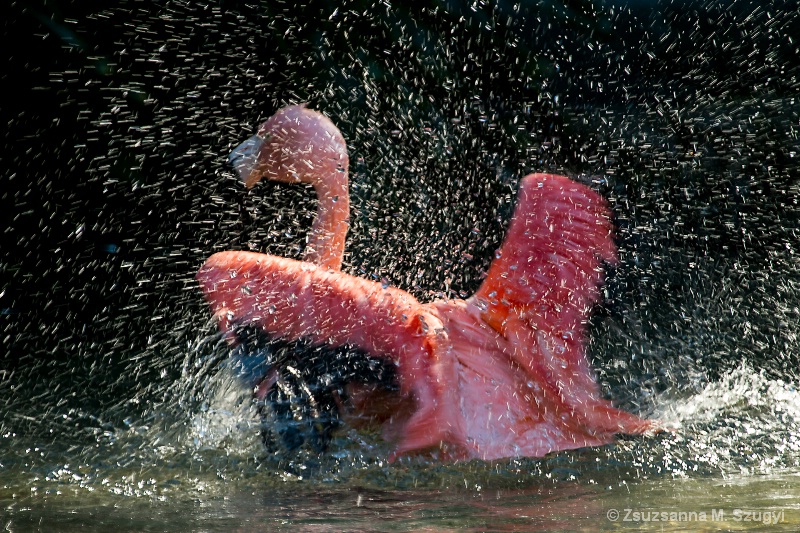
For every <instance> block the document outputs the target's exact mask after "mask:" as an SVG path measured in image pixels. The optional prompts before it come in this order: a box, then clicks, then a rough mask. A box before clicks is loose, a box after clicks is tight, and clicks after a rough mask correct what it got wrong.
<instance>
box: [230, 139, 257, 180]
mask: <svg viewBox="0 0 800 533" xmlns="http://www.w3.org/2000/svg"><path fill="white" fill-rule="evenodd" d="M263 146H264V138H263V137H261V136H259V135H253V136H252V137H250V138H249V139H247V140H246V141H244V142H243V143H242V144H240V145H239V146H237V147H236V148H234V150H233V152H231V154H230V155H229V156H228V162H229V163H230V164H231V166H233V168H234V169H235V170H236V173H237V174H238V175H239V179H241V180H242V182H244V185H245V187H247V188H248V189H249V188H251V187H252V186H253V185H255V184H256V183H258V181H259V180H260V179H261V174H262V172H261V170H260V165H259V164H258V154H259V153H260V152H261V148H262V147H263Z"/></svg>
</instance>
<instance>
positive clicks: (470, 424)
mask: <svg viewBox="0 0 800 533" xmlns="http://www.w3.org/2000/svg"><path fill="white" fill-rule="evenodd" d="M315 249H316V252H317V253H318V252H319V251H320V250H321V249H322V247H321V246H320V245H317V246H316V248H315ZM615 260H616V249H615V247H614V244H613V240H612V238H611V224H610V221H609V219H608V212H607V208H606V205H605V202H604V201H603V199H602V198H601V197H600V196H599V195H597V194H596V193H595V192H593V191H592V190H590V189H588V188H587V187H585V186H583V185H580V184H578V183H575V182H573V181H571V180H569V179H568V178H565V177H563V176H557V175H551V174H532V175H529V176H527V177H525V178H523V179H522V180H521V185H520V193H519V197H518V202H517V206H516V209H515V213H514V217H513V218H512V221H511V224H510V227H509V230H508V233H507V235H506V239H505V242H504V243H503V246H502V247H501V249H500V250H499V252H498V255H497V259H496V260H495V261H494V262H493V264H492V265H491V267H490V269H489V272H488V275H487V278H486V279H485V280H484V282H483V284H482V285H481V287H480V288H479V289H478V291H477V292H476V294H475V295H474V296H473V297H471V298H469V299H467V300H440V301H435V302H431V303H427V304H423V303H420V302H419V301H417V300H416V299H415V298H414V297H413V296H411V295H410V294H408V293H407V292H405V291H402V290H400V289H397V288H393V287H385V286H383V285H382V284H379V283H375V282H373V281H370V280H366V279H362V278H358V277H355V276H352V275H349V274H346V273H343V272H341V271H339V270H338V268H333V267H331V266H330V264H325V262H324V261H315V263H316V264H315V263H312V262H309V261H296V260H293V259H287V258H282V257H276V256H271V255H266V254H258V253H252V252H234V251H231V252H221V253H217V254H214V255H213V256H211V257H210V258H209V259H208V260H207V261H206V263H205V264H204V265H203V267H202V268H201V269H200V271H199V272H198V274H197V279H198V281H199V282H200V285H201V287H202V289H203V291H204V293H205V295H206V298H207V300H208V301H209V303H210V304H211V307H212V310H213V312H214V314H215V316H217V317H218V318H219V323H220V327H221V329H222V330H223V331H224V332H226V333H227V334H229V335H230V338H231V341H232V342H235V335H234V334H233V333H232V332H233V331H234V330H235V326H236V325H241V324H247V325H255V326H257V327H258V328H260V329H261V330H262V331H263V332H265V333H266V334H267V335H269V336H270V337H272V338H276V339H283V340H288V341H296V340H304V341H307V342H310V343H311V344H313V345H320V346H329V347H341V346H354V347H356V348H358V349H359V350H363V351H364V352H366V353H368V354H370V355H372V356H375V357H380V358H384V359H386V360H388V361H391V362H393V363H394V364H395V365H396V366H397V376H398V380H399V391H398V392H397V394H399V396H400V400H401V402H400V403H397V402H395V403H393V404H390V405H393V406H399V405H402V406H404V407H403V408H397V412H396V413H395V415H394V416H390V417H389V418H388V420H387V418H386V417H384V418H383V419H382V421H383V422H384V423H385V432H384V433H385V435H386V436H387V437H388V438H392V439H393V440H395V441H396V442H397V447H396V449H395V452H394V454H393V456H392V458H394V457H396V456H398V455H402V454H408V453H413V452H418V451H423V450H426V449H431V448H436V447H441V448H443V449H444V450H445V451H446V452H447V454H448V455H450V456H452V457H454V458H478V459H484V460H490V459H497V458H502V457H519V456H529V457H541V456H543V455H546V454H547V453H550V452H554V451H558V450H565V449H574V448H581V447H586V446H597V445H603V444H607V443H610V442H612V441H613V439H614V435H615V434H616V433H627V434H640V433H645V432H648V431H653V430H656V429H657V426H656V424H655V423H653V422H651V421H647V420H643V419H640V418H638V417H636V416H634V415H632V414H629V413H626V412H624V411H621V410H618V409H616V408H614V407H613V406H612V405H611V404H610V402H608V401H607V400H604V399H603V398H602V397H601V396H600V393H599V388H598V386H597V382H596V380H595V378H594V375H593V373H592V369H591V368H590V366H589V364H588V361H587V359H586V356H585V354H584V348H583V346H584V343H585V323H586V320H587V319H588V316H589V313H590V310H591V307H592V305H594V303H595V302H596V300H597V298H598V284H599V283H600V282H601V281H602V277H603V274H602V268H601V266H602V261H608V262H613V261H615ZM361 392H362V393H363V395H362V398H361V401H360V403H361V405H362V406H364V405H367V404H370V403H371V402H373V401H376V400H377V399H379V398H381V396H380V395H379V394H377V393H374V394H373V393H371V392H370V391H369V390H366V391H364V390H362V391H361ZM387 405H388V404H387ZM357 410H358V407H357V408H356V411H357Z"/></svg>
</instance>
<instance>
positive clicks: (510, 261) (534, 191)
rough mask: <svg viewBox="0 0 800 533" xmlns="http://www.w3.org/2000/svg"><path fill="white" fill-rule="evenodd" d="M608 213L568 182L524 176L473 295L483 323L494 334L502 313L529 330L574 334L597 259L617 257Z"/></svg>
mask: <svg viewBox="0 0 800 533" xmlns="http://www.w3.org/2000/svg"><path fill="white" fill-rule="evenodd" d="M608 215H609V213H608V208H607V207H606V202H605V200H603V198H602V197H601V196H600V195H598V194H597V193H595V192H594V191H592V190H591V189H589V188H588V187H586V186H584V185H581V184H580V183H576V182H574V181H572V180H570V179H569V178H566V177H564V176H558V175H554V174H531V175H529V176H526V177H525V178H523V179H522V181H521V182H520V191H519V197H518V199H517V206H516V209H515V211H514V216H513V218H512V219H511V224H510V225H509V228H508V232H507V234H506V238H505V241H504V242H503V245H502V247H501V248H500V250H499V252H498V254H497V255H498V257H497V259H496V260H495V261H494V262H493V263H492V265H491V267H490V268H489V272H488V275H487V277H486V279H485V280H484V282H483V284H482V285H481V287H480V289H478V291H477V292H476V293H475V299H476V301H477V303H478V305H480V306H481V307H485V310H484V311H483V313H482V315H483V318H484V320H486V321H487V322H488V323H489V324H491V325H492V327H494V328H495V329H497V330H498V331H502V330H503V327H504V326H503V324H504V322H505V321H506V319H507V317H508V316H509V314H512V315H514V316H518V317H522V318H523V319H524V320H525V321H526V322H527V323H528V324H529V325H530V326H531V327H532V328H534V329H546V330H550V331H554V330H556V329H558V330H563V331H564V332H569V331H572V330H580V329H581V326H582V325H583V324H584V323H585V321H586V319H587V317H588V315H589V312H590V310H591V307H592V305H593V304H594V303H595V302H596V301H597V297H598V285H599V284H600V282H601V281H602V279H603V270H602V261H603V260H605V261H607V262H611V263H613V262H615V261H616V259H617V254H616V247H615V246H614V241H613V239H612V226H611V222H610V220H609V216H608ZM576 333H577V331H576Z"/></svg>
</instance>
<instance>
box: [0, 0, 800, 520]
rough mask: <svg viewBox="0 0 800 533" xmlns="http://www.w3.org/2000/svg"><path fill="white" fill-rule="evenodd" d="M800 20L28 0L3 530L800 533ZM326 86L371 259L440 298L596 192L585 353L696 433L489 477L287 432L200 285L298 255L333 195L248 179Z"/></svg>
mask: <svg viewBox="0 0 800 533" xmlns="http://www.w3.org/2000/svg"><path fill="white" fill-rule="evenodd" d="M798 12H800V10H799V9H798V4H797V2H791V1H787V2H778V3H774V4H772V5H770V6H765V5H762V4H761V3H759V2H748V1H734V2H721V1H720V2H713V1H712V2H693V1H686V2H629V3H625V2H618V1H614V2H593V1H589V0H568V1H547V2H528V1H525V0H523V1H520V2H516V3H515V2H498V3H491V4H490V3H481V2H475V3H470V2H457V1H449V2H429V3H418V2H392V3H389V2H384V3H373V2H362V1H360V0H351V1H348V2H344V3H342V5H341V6H338V7H336V6H332V5H330V4H329V3H328V2H311V3H310V5H308V6H306V7H305V8H304V9H299V10H298V9H294V8H293V7H292V6H291V5H289V4H285V3H281V2H263V3H261V4H259V5H253V4H248V3H240V2H217V3H204V4H195V3H191V2H164V3H161V4H159V5H158V6H157V7H153V6H149V5H148V6H143V5H139V3H137V2H133V1H125V2H119V3H117V5H115V6H112V7H108V6H95V5H92V4H91V3H89V2H68V1H47V2H14V3H13V6H12V8H10V10H9V15H8V17H6V18H5V19H4V20H3V21H0V27H2V28H3V33H2V37H3V44H4V47H3V48H4V50H8V52H7V54H6V56H7V57H4V58H3V61H5V63H3V65H4V68H3V69H0V70H2V72H3V74H0V84H2V89H3V91H2V93H0V94H5V95H6V96H5V97H4V101H5V102H6V104H5V105H2V106H0V119H1V120H0V123H3V124H5V125H7V127H6V129H5V131H4V133H3V134H2V138H1V142H2V152H0V158H1V159H0V160H2V161H3V165H2V174H0V185H1V186H2V187H0V203H2V207H3V209H2V210H0V211H2V212H0V350H2V354H0V355H1V356H2V359H0V364H1V365H2V366H0V406H2V408H0V506H1V507H2V513H1V515H2V522H0V524H1V525H2V526H3V527H4V528H5V529H6V530H10V531H26V530H40V531H50V530H59V531H73V530H103V531H105V530H108V529H111V528H113V529H115V530H121V531H172V530H177V531H185V530H196V531H251V530H252V531H255V530H270V531H272V530H286V531H290V530H291V531H295V530H307V531H341V530H352V531H412V530H414V531H416V530H430V531H448V530H456V529H459V530H474V531H487V530H489V531H554V530H555V531H597V530H625V529H631V530H637V529H652V530H657V531H662V530H663V531H683V530H686V529H691V530H701V531H702V530H707V531H717V530H750V529H754V528H762V529H763V530H770V531H774V530H786V531H795V530H797V529H800V505H798V503H797V502H798V501H800V488H798V487H800V483H797V479H798V475H799V474H800V393H798V390H797V386H798V375H797V370H796V369H797V367H798V363H800V350H799V349H798V342H797V340H798V338H800V337H799V336H798V335H800V331H798V326H799V325H800V294H799V293H798V291H800V277H798V273H800V269H798V256H797V252H798V246H797V242H798V232H800V210H798V207H797V201H798V200H797V199H798V197H800V195H799V194H798V193H800V184H799V183H798V177H800V164H799V162H800V140H799V139H798V136H799V135H800V111H798V110H799V109H800V107H798V101H797V95H798V94H800V92H798V91H800V59H798V58H800V51H798V44H797V37H796V36H797V35H800V16H798ZM30 95H33V96H34V97H35V98H34V101H35V103H34V104H29V103H26V102H29V101H30ZM301 101H309V102H311V103H312V105H313V106H315V107H317V108H319V109H320V110H322V111H323V112H325V113H326V114H328V115H329V116H330V117H331V118H332V119H333V120H334V122H335V123H336V124H337V125H338V126H339V127H340V128H341V129H342V131H343V133H344V135H345V137H346V139H347V141H348V145H349V147H350V156H351V161H352V169H351V170H352V171H353V175H352V178H351V187H352V194H353V210H354V212H353V217H352V231H351V234H350V237H349V240H348V243H347V256H346V258H345V270H346V271H348V272H350V273H352V274H355V275H359V276H362V277H367V278H370V279H375V280H382V279H385V280H388V282H390V283H391V284H393V285H396V286H398V287H400V288H403V289H405V290H408V291H409V292H411V293H412V294H414V295H415V296H416V297H418V298H420V299H421V300H424V301H427V300H430V299H432V298H434V297H440V296H452V297H463V296H466V295H468V294H471V293H472V292H473V291H474V290H475V288H476V287H477V285H478V283H479V282H480V279H481V277H482V275H483V274H484V273H485V271H486V268H487V266H488V264H489V262H490V261H491V258H492V257H493V254H494V251H495V249H496V248H497V246H498V245H499V243H500V241H501V239H502V236H503V233H504V230H505V226H506V224H507V221H508V218H509V216H510V214H511V210H512V208H513V201H514V192H515V188H516V181H517V179H518V178H519V176H521V175H524V174H525V173H528V172H532V171H555V172H563V173H567V174H570V175H573V176H576V178H577V179H579V180H582V181H584V182H586V183H589V184H591V185H592V186H593V187H595V188H597V189H599V190H600V191H601V192H602V193H603V194H604V196H606V197H607V198H608V199H609V203H610V206H611V208H612V211H613V212H614V216H615V223H616V226H617V228H618V234H617V240H618V244H619V248H620V259H621V261H620V264H619V265H618V266H616V267H615V268H613V269H610V270H609V275H608V280H607V283H606V287H605V296H606V301H605V302H604V303H603V305H602V306H600V308H598V309H597V310H596V313H595V315H594V316H593V318H592V321H591V324H590V326H591V341H590V345H589V352H590V355H591V356H592V358H593V361H594V364H595V367H596V368H597V370H598V376H599V378H600V381H601V385H602V387H603V390H604V392H605V393H607V395H608V396H609V397H611V398H613V399H614V400H615V401H616V402H617V403H618V404H619V405H620V406H622V407H623V408H625V409H628V410H630V411H633V412H637V413H641V414H643V415H646V416H651V417H653V418H658V419H661V420H663V421H664V422H665V423H667V424H668V425H670V426H671V427H672V428H674V432H672V433H667V434H664V435H659V436H656V437H649V438H637V439H623V440H620V441H619V442H618V443H617V444H615V445H612V446H606V447H603V448H598V449H589V450H578V451H573V452H564V453H559V454H555V455H553V456H549V457H547V458H544V459H541V460H534V459H513V460H505V461H496V462H492V463H484V462H477V461H475V462H468V463H458V464H440V463H439V462H438V461H437V460H436V459H437V458H436V457H435V456H434V457H426V458H404V459H401V460H399V461H397V462H396V463H394V464H388V463H387V461H386V458H387V456H388V455H389V452H390V450H391V445H390V444H387V443H385V442H383V441H382V440H381V439H380V438H379V437H378V436H377V435H375V434H372V433H370V432H367V431H364V432H358V431H355V430H353V429H348V428H347V427H338V428H337V429H336V430H335V431H334V432H333V433H332V440H331V442H330V446H329V448H328V450H327V451H326V452H324V453H318V452H315V451H314V450H313V449H312V448H309V447H307V446H303V447H300V449H298V450H292V451H290V450H287V449H285V447H281V446H278V447H277V448H266V447H265V446H264V444H263V443H262V437H261V433H262V430H263V429H264V428H263V427H262V426H263V421H262V419H261V418H260V417H259V415H258V412H257V408H256V406H254V405H253V403H252V401H251V399H250V394H249V392H248V391H247V390H246V389H245V387H243V386H242V384H241V383H240V382H238V381H237V380H236V379H234V377H233V376H232V375H231V373H230V371H229V368H226V366H225V364H224V361H225V358H226V356H227V351H226V350H227V349H226V348H225V346H224V344H223V343H221V342H217V341H218V340H219V339H218V337H217V336H215V335H214V334H213V332H212V330H213V325H212V324H210V323H209V322H208V310H207V308H206V306H205V304H204V303H203V301H202V299H201V296H200V294H199V290H198V287H197V285H196V282H195V280H194V272H195V271H196V270H197V268H198V267H199V265H200V264H201V263H202V261H203V260H204V259H205V258H206V257H207V256H208V255H210V254H211V253H213V252H215V251H219V250H224V249H249V250H257V251H265V252H269V253H272V254H276V255H282V256H287V257H295V258H297V257H300V256H301V255H302V250H303V243H304V238H305V232H306V230H307V228H308V226H309V225H310V222H311V219H312V217H313V213H314V200H313V198H312V197H311V194H310V191H309V190H308V189H306V188H304V187H301V186H296V187H284V186H281V187H269V186H263V187H258V188H257V189H256V190H254V191H251V192H245V191H244V190H242V188H241V187H240V185H239V184H238V183H237V181H236V179H235V178H234V176H233V175H232V173H231V172H230V169H226V168H225V166H224V161H225V154H227V153H228V152H229V151H230V149H231V148H232V147H233V146H235V145H236V144H238V143H239V142H240V141H241V140H242V139H243V138H246V137H247V136H249V135H250V134H252V131H253V129H254V127H255V125H256V124H257V123H258V122H259V121H260V120H262V119H264V118H265V117H267V116H269V115H271V114H272V112H274V111H275V109H277V108H278V107H280V106H282V105H284V104H287V103H296V102H301ZM387 251H391V253H388V252H387ZM437 288H441V289H440V290H439V289H437ZM748 512H752V513H751V514H747V513H748ZM617 513H618V514H617Z"/></svg>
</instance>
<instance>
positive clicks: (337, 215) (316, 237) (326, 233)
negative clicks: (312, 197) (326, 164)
mask: <svg viewBox="0 0 800 533" xmlns="http://www.w3.org/2000/svg"><path fill="white" fill-rule="evenodd" d="M347 163H348V161H347V156H345V157H344V160H343V161H342V164H340V165H339V166H338V168H333V169H330V170H327V171H326V172H324V173H323V176H324V178H323V179H320V180H314V182H313V185H314V190H315V191H316V193H317V200H318V202H319V206H318V208H317V217H316V218H315V219H314V224H313V226H312V227H311V233H309V235H308V243H307V245H306V251H305V255H304V259H305V260H306V261H308V262H310V263H314V264H316V265H319V266H321V267H325V268H329V269H331V270H341V268H342V259H343V257H344V243H345V239H346V237H347V230H348V229H349V228H350V193H349V191H348V180H347V166H348V165H347Z"/></svg>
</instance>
